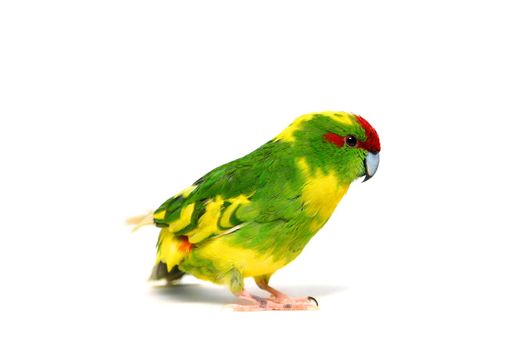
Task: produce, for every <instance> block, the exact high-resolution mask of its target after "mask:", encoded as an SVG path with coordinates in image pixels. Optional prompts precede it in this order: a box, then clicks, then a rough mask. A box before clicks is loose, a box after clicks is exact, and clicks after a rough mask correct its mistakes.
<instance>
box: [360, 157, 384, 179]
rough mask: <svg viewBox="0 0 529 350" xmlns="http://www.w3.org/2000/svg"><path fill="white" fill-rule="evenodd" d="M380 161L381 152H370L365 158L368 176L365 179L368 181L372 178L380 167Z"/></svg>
mask: <svg viewBox="0 0 529 350" xmlns="http://www.w3.org/2000/svg"><path fill="white" fill-rule="evenodd" d="M379 161H380V155H379V153H378V152H377V153H371V152H368V153H367V156H366V158H365V159H364V166H365V169H366V177H364V181H362V182H366V181H367V180H369V179H370V178H372V177H373V176H374V175H375V173H376V172H377V169H378V162H379Z"/></svg>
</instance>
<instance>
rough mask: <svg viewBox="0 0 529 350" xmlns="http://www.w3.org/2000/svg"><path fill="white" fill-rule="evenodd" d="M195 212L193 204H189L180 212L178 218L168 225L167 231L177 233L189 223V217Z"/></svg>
mask: <svg viewBox="0 0 529 350" xmlns="http://www.w3.org/2000/svg"><path fill="white" fill-rule="evenodd" d="M194 210H195V203H191V204H189V205H187V206H185V208H183V209H182V211H181V212H180V217H179V218H178V219H177V220H176V221H174V222H172V223H171V224H170V225H169V231H171V232H178V231H180V230H181V229H183V228H185V227H187V225H189V224H190V223H191V216H192V215H193V211H194Z"/></svg>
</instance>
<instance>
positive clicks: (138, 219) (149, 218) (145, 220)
mask: <svg viewBox="0 0 529 350" xmlns="http://www.w3.org/2000/svg"><path fill="white" fill-rule="evenodd" d="M126 223H127V225H134V227H133V228H132V232H135V231H137V230H139V229H140V228H141V227H143V226H148V225H153V224H154V218H153V212H152V211H151V212H149V213H147V214H145V215H138V216H133V217H131V218H128V219H127V221H126Z"/></svg>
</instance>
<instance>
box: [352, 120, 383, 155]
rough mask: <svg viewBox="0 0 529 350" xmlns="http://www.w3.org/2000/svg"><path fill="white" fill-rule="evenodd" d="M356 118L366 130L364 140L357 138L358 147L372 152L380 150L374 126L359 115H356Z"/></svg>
mask: <svg viewBox="0 0 529 350" xmlns="http://www.w3.org/2000/svg"><path fill="white" fill-rule="evenodd" d="M356 120H357V121H358V123H359V124H360V125H361V126H362V128H364V131H365V132H366V140H365V141H363V142H362V141H360V140H359V141H358V144H357V145H358V147H361V148H363V149H365V150H367V151H369V152H373V153H378V152H380V140H379V139H378V134H377V131H376V130H375V128H373V127H372V126H371V124H369V123H368V122H367V120H365V119H364V118H362V117H361V116H359V115H357V116H356Z"/></svg>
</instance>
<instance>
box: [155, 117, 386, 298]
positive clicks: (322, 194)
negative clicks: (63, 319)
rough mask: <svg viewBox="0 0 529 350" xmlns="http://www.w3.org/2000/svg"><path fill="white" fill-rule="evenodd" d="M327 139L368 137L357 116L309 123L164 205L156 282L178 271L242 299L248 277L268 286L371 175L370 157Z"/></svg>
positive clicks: (303, 120) (302, 121) (158, 216)
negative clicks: (354, 183) (353, 188)
mask: <svg viewBox="0 0 529 350" xmlns="http://www.w3.org/2000/svg"><path fill="white" fill-rule="evenodd" d="M328 133H333V134H336V135H354V137H356V138H357V139H358V140H359V141H362V142H364V141H367V140H366V139H367V138H368V136H369V135H367V133H366V130H365V128H364V127H363V126H362V125H361V124H360V123H359V122H358V120H357V117H356V116H355V115H353V114H348V113H343V112H324V113H318V114H311V115H305V116H302V117H300V118H298V120H296V121H295V122H294V123H293V124H291V126H289V128H287V129H286V130H285V131H284V132H283V133H281V134H280V135H278V136H277V137H276V138H275V139H273V140H271V141H269V142H268V143H266V144H264V145H263V146H261V147H260V148H258V149H256V150H255V151H254V152H252V153H250V154H248V155H246V156H244V157H242V158H240V159H237V160H235V161H232V162H230V163H227V164H224V165H222V166H220V167H218V168H216V169H214V170H212V171H211V172H209V173H208V174H206V175H204V176H203V177H201V178H200V179H199V180H198V181H197V182H196V183H195V184H194V186H193V187H191V188H190V189H189V190H188V191H187V192H184V193H182V194H180V195H177V196H175V197H172V198H170V199H168V200H167V201H166V202H164V203H163V204H162V205H161V206H160V207H159V208H158V209H157V210H156V211H155V213H154V223H155V224H156V225H157V226H158V227H160V228H161V229H162V231H161V234H160V238H159V241H158V259H157V266H156V267H155V270H154V273H153V277H154V278H161V277H164V278H167V276H170V275H171V273H169V272H171V271H172V272H173V275H174V274H179V273H180V272H179V270H181V271H184V272H187V273H191V274H193V275H195V276H197V277H199V278H202V279H207V280H210V281H213V282H216V283H225V284H227V285H229V286H230V288H231V289H232V291H234V292H237V291H238V290H240V289H241V288H242V286H243V284H241V283H240V280H241V279H243V278H244V277H250V276H251V277H255V278H258V279H263V278H266V280H268V278H269V276H270V275H271V274H272V273H274V272H275V271H276V270H277V269H279V268H281V267H282V266H284V265H286V264H287V263H288V262H290V261H292V260H293V259H294V258H295V257H296V256H298V254H299V253H300V252H301V251H302V250H303V248H304V247H305V245H306V244H307V243H308V242H309V240H310V239H311V238H312V237H313V236H314V234H315V233H316V232H317V231H318V230H319V229H320V228H321V227H322V226H323V224H325V222H326V221H327V220H328V219H329V217H330V214H331V213H332V211H333V210H334V207H335V206H336V205H337V204H338V202H339V200H340V199H341V197H342V196H343V194H345V192H346V191H347V188H348V186H349V184H350V183H351V182H352V181H353V180H354V179H356V178H358V177H361V176H363V175H365V174H366V169H365V165H364V159H365V157H366V155H367V153H368V151H369V150H366V149H362V148H359V147H348V146H347V145H345V146H341V147H338V146H337V145H336V144H333V143H332V142H329V140H328V139H326V137H325V135H326V134H328ZM377 142H378V139H377ZM162 264H163V265H162ZM176 265H178V266H176ZM160 266H161V267H160ZM164 266H165V267H164ZM158 270H160V271H161V272H160V273H156V271H158ZM168 271H169V272H168Z"/></svg>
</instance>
